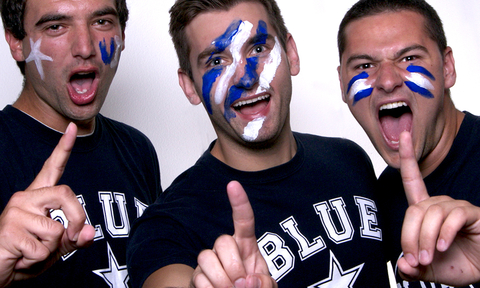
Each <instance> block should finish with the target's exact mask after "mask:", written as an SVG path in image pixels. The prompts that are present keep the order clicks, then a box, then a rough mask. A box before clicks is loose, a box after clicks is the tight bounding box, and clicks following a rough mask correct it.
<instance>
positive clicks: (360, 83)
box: [347, 72, 373, 105]
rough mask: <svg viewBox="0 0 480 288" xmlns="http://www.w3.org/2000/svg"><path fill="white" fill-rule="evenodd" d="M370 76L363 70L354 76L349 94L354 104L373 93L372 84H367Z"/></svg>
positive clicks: (349, 87)
mask: <svg viewBox="0 0 480 288" xmlns="http://www.w3.org/2000/svg"><path fill="white" fill-rule="evenodd" d="M368 77H369V75H368V73H367V72H362V73H360V74H358V75H357V76H355V77H353V78H352V80H350V82H349V83H348V89H347V95H348V99H350V100H352V99H353V104H352V105H355V104H357V102H358V101H360V100H362V99H364V98H367V97H369V96H370V95H372V92H373V88H372V85H367V83H366V82H367V78H368Z"/></svg>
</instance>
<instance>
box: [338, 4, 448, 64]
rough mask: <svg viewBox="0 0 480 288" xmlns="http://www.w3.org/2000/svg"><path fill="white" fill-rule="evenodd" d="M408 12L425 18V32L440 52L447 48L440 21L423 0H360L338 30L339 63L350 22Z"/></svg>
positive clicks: (346, 15) (347, 14)
mask: <svg viewBox="0 0 480 288" xmlns="http://www.w3.org/2000/svg"><path fill="white" fill-rule="evenodd" d="M402 10H410V11H413V12H416V13H418V14H420V15H422V16H423V17H424V18H425V27H424V28H425V30H426V32H427V34H428V36H429V37H430V38H431V39H432V40H433V41H435V42H436V43H437V45H438V48H439V49H440V52H443V51H445V49H446V48H447V38H446V37H445V31H444V30H443V24H442V20H440V17H439V16H438V14H437V12H436V11H435V9H433V7H432V6H430V4H428V3H427V2H426V1H424V0H360V1H358V2H357V3H356V4H355V5H353V6H352V8H350V10H348V12H347V13H346V14H345V16H344V17H343V20H342V22H341V23H340V27H339V29H338V37H337V44H338V52H339V57H340V61H341V60H342V54H343V52H344V51H345V47H346V46H347V43H346V42H347V39H346V35H345V28H346V27H347V26H348V24H350V23H351V22H353V21H355V20H358V19H361V18H364V17H368V16H373V15H376V14H380V13H383V12H396V11H402Z"/></svg>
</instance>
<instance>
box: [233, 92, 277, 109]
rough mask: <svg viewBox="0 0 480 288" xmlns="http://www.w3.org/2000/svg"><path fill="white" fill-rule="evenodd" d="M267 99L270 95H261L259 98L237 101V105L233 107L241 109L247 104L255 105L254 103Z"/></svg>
mask: <svg viewBox="0 0 480 288" xmlns="http://www.w3.org/2000/svg"><path fill="white" fill-rule="evenodd" d="M269 97H270V95H263V96H260V97H257V98H254V99H248V100H245V101H239V102H238V103H236V104H235V105H233V107H235V108H238V107H241V106H243V105H248V104H252V103H255V102H258V101H261V100H265V99H268V98H269Z"/></svg>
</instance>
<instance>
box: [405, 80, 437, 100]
mask: <svg viewBox="0 0 480 288" xmlns="http://www.w3.org/2000/svg"><path fill="white" fill-rule="evenodd" d="M405 85H407V87H408V88H410V90H412V91H413V92H415V93H418V94H420V95H422V96H423V97H426V98H434V96H433V94H432V92H430V91H428V90H427V89H425V88H422V87H420V86H418V85H417V84H415V83H413V82H410V81H405Z"/></svg>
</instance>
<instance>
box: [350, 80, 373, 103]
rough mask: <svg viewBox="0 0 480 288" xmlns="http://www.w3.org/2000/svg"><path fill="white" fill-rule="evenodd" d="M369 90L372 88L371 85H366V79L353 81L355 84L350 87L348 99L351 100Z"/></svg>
mask: <svg viewBox="0 0 480 288" xmlns="http://www.w3.org/2000/svg"><path fill="white" fill-rule="evenodd" d="M370 88H372V85H368V84H367V79H359V80H357V81H355V83H353V85H352V87H351V88H350V93H349V94H348V98H349V99H350V100H352V99H353V98H354V97H355V95H357V94H358V93H360V92H362V91H365V90H367V89H370Z"/></svg>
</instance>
